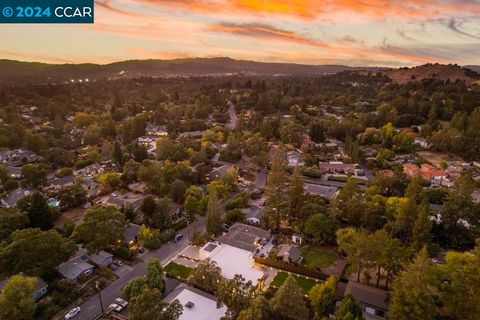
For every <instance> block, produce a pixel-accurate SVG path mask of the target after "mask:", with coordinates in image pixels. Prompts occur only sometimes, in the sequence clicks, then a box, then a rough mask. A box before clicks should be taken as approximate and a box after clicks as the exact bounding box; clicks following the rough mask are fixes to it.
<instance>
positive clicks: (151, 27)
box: [0, 0, 480, 67]
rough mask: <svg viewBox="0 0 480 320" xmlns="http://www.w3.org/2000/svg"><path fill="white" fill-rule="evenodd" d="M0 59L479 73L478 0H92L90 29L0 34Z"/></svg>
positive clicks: (7, 29)
mask: <svg viewBox="0 0 480 320" xmlns="http://www.w3.org/2000/svg"><path fill="white" fill-rule="evenodd" d="M0 40H1V41H0V58H3V59H15V60H22V61H40V62H49V63H84V62H90V63H102V64H104V63H110V62H115V61H121V60H129V59H174V58H193V57H207V58H208V57H231V58H234V59H243V60H255V61H268V62H291V63H302V64H343V65H348V66H390V67H399V66H413V65H420V64H424V63H428V62H438V63H457V64H459V65H468V64H480V0H358V1H354V0H303V1H302V0H284V1H280V0H265V1H256V0H95V23H94V24H90V25H79V24H77V25H32V24H29V25H0Z"/></svg>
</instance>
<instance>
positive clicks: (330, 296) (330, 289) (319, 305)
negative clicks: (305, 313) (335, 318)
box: [308, 276, 338, 320]
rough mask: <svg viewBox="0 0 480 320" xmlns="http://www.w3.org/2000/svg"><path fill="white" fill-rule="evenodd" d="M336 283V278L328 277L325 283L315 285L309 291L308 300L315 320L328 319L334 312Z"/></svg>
mask: <svg viewBox="0 0 480 320" xmlns="http://www.w3.org/2000/svg"><path fill="white" fill-rule="evenodd" d="M337 283H338V280H337V278H335V277H334V276H330V277H328V279H327V281H326V282H325V283H322V284H317V285H315V286H314V287H313V288H312V289H311V290H310V292H309V294H308V299H309V300H310V303H311V305H312V309H313V311H314V312H315V319H319V320H320V319H323V318H324V317H328V315H329V314H330V313H332V311H333V310H334V308H335V301H336V289H337Z"/></svg>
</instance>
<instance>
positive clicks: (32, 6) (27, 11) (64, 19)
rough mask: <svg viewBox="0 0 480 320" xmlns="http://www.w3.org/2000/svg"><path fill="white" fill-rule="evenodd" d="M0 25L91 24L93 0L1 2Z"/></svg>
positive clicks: (17, 0)
mask: <svg viewBox="0 0 480 320" xmlns="http://www.w3.org/2000/svg"><path fill="white" fill-rule="evenodd" d="M1 2H2V3H1V4H0V11H1V13H2V14H1V15H0V23H93V21H94V0H2V1H1Z"/></svg>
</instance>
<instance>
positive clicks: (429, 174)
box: [403, 163, 448, 183]
mask: <svg viewBox="0 0 480 320" xmlns="http://www.w3.org/2000/svg"><path fill="white" fill-rule="evenodd" d="M403 171H404V172H405V174H406V175H407V176H408V177H410V178H415V177H421V178H422V180H424V181H426V182H429V183H437V182H438V183H439V181H443V180H445V182H447V181H448V180H447V173H446V172H445V170H442V169H439V168H436V167H434V166H432V165H431V164H429V163H424V164H422V165H421V167H420V168H419V167H417V166H416V165H414V164H411V163H406V164H404V165H403Z"/></svg>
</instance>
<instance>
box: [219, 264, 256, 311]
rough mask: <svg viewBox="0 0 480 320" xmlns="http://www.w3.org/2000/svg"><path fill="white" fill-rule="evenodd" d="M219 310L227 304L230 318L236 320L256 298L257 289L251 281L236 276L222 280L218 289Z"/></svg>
mask: <svg viewBox="0 0 480 320" xmlns="http://www.w3.org/2000/svg"><path fill="white" fill-rule="evenodd" d="M216 296H217V308H218V307H221V306H222V304H225V305H226V306H227V307H228V313H229V318H233V319H235V318H236V317H237V316H238V314H239V313H240V312H241V311H242V310H244V309H246V308H247V307H248V306H249V304H250V302H251V300H252V299H253V297H254V296H255V287H254V286H253V284H252V282H251V281H246V280H245V278H244V277H243V276H241V275H239V274H236V275H235V276H234V277H233V279H222V280H221V281H220V282H219V284H218V288H217V293H216Z"/></svg>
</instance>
